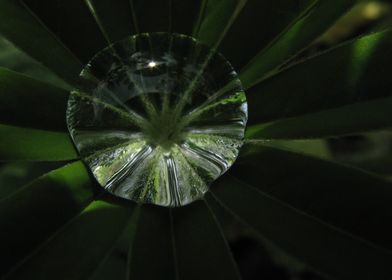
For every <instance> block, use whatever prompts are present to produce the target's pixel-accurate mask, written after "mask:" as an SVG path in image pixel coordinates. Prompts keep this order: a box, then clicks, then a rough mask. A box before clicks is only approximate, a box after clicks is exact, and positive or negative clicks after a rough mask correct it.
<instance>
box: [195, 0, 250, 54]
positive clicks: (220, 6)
mask: <svg viewBox="0 0 392 280" xmlns="http://www.w3.org/2000/svg"><path fill="white" fill-rule="evenodd" d="M245 3H246V0H209V1H207V4H205V5H204V11H202V13H201V14H200V16H201V19H199V22H200V23H199V26H196V27H195V31H194V37H195V38H196V39H198V40H200V41H201V42H203V43H205V44H207V45H208V46H210V47H212V48H217V47H218V45H219V44H220V42H221V41H222V39H223V38H224V36H225V34H226V32H227V31H228V30H229V28H230V26H231V25H232V24H233V22H234V20H235V18H236V17H237V16H238V14H239V13H240V11H241V9H242V8H243V7H244V5H245Z"/></svg>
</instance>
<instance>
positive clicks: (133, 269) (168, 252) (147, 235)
mask: <svg viewBox="0 0 392 280" xmlns="http://www.w3.org/2000/svg"><path fill="white" fill-rule="evenodd" d="M169 212H170V209H168V208H162V207H154V206H148V205H145V206H143V207H142V208H141V210H140V216H139V219H138V223H137V225H136V227H135V228H136V230H135V235H134V239H133V242H132V244H131V248H130V251H129V256H128V258H129V262H128V268H127V269H128V273H127V279H134V280H139V279H140V280H142V279H143V280H153V279H160V278H161V279H176V270H175V260H174V252H173V244H172V232H171V227H170V224H171V222H170V213H169Z"/></svg>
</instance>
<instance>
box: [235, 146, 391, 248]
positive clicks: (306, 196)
mask: <svg viewBox="0 0 392 280" xmlns="http://www.w3.org/2000/svg"><path fill="white" fill-rule="evenodd" d="M282 162H284V165H282ZM232 174H233V176H236V177H237V178H239V179H240V180H241V181H243V182H245V183H247V184H249V185H252V186H254V187H256V188H258V189H259V190H261V191H262V192H265V193H267V194H269V195H271V196H273V197H275V198H277V199H279V200H282V201H284V202H285V203H288V204H290V205H291V206H294V207H296V208H297V209H300V210H301V211H305V212H306V213H309V214H311V215H314V216H317V217H318V218H321V219H322V220H324V221H326V222H328V223H331V224H333V225H334V226H337V227H339V228H343V229H345V230H347V231H349V232H351V233H352V234H354V235H357V236H360V237H362V238H364V239H366V240H370V241H372V242H373V243H375V244H378V245H380V246H383V247H387V248H389V249H391V251H392V239H391V234H392V227H391V226H389V223H390V222H389V221H392V213H391V211H390V207H391V203H390V201H391V199H392V183H391V182H388V181H386V180H383V179H381V178H379V177H377V176H374V175H371V174H368V173H365V172H363V171H361V170H358V169H355V168H351V167H347V166H344V165H339V164H337V163H333V162H330V161H325V160H321V159H317V158H312V157H308V156H305V155H302V154H299V153H293V152H289V151H287V150H283V149H277V148H273V147H268V146H265V145H260V144H255V143H253V144H248V145H246V146H245V147H244V150H243V152H242V154H241V157H240V159H239V163H238V165H237V166H236V167H235V168H234V169H233V172H232ZM260 178H262V180H261V179H260Z"/></svg>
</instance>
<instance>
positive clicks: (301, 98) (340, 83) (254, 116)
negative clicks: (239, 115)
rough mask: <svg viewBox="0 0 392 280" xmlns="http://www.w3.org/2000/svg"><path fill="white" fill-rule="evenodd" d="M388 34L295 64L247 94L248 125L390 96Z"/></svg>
mask: <svg viewBox="0 0 392 280" xmlns="http://www.w3.org/2000/svg"><path fill="white" fill-rule="evenodd" d="M391 46H392V31H391V30H387V31H384V32H378V33H374V34H372V35H368V36H365V37H363V38H360V39H358V40H354V41H352V42H350V43H346V44H343V45H341V46H340V47H337V48H335V49H333V50H331V51H328V52H326V53H324V54H321V55H318V56H316V57H313V58H311V59H308V60H305V61H303V62H300V63H298V64H297V65H295V66H292V67H290V68H288V69H287V70H285V71H283V72H281V73H280V74H278V75H276V76H274V77H271V78H269V79H267V80H265V81H264V82H262V83H260V84H259V85H257V86H255V87H253V88H251V89H249V91H248V95H247V100H248V105H249V123H250V124H258V123H262V122H270V121H273V120H277V119H282V118H289V117H294V116H300V115H304V114H309V113H314V112H318V111H321V110H327V109H332V108H337V107H341V106H344V105H349V104H353V103H357V102H363V101H368V100H371V99H376V98H383V97H388V96H391V93H392V90H391V83H390V82H389V71H388V63H387V61H389V60H390V59H391V58H392V57H391V56H390V55H389V54H390V51H389V50H390V48H391Z"/></svg>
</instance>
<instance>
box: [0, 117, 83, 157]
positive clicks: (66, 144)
mask: <svg viewBox="0 0 392 280" xmlns="http://www.w3.org/2000/svg"><path fill="white" fill-rule="evenodd" d="M77 157H78V155H77V152H76V150H75V148H74V146H73V144H72V141H71V139H70V137H69V135H68V134H67V133H62V132H53V131H45V130H37V129H30V128H21V127H16V126H9V125H3V124H0V161H6V160H31V161H63V160H71V159H76V158H77Z"/></svg>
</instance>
